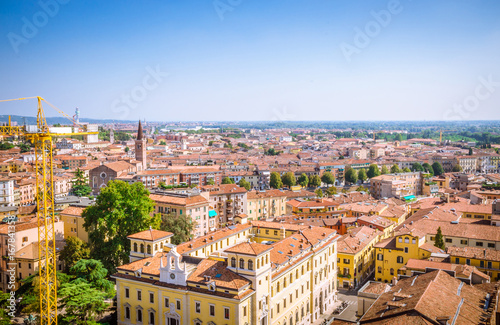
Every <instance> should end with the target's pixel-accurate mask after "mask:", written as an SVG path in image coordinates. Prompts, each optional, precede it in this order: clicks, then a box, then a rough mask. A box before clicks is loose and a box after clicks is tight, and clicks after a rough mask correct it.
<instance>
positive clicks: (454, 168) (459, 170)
mask: <svg viewBox="0 0 500 325" xmlns="http://www.w3.org/2000/svg"><path fill="white" fill-rule="evenodd" d="M451 171H452V172H455V173H458V172H461V171H462V166H460V164H456V165H455V166H453V168H452V169H451Z"/></svg>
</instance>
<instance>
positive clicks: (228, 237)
mask: <svg viewBox="0 0 500 325" xmlns="http://www.w3.org/2000/svg"><path fill="white" fill-rule="evenodd" d="M266 231H267V234H268V236H274V237H273V238H275V239H276V242H274V243H268V244H264V243H259V242H258V241H259V240H260V241H261V242H262V241H263V240H262V239H261V238H260V235H261V234H266ZM147 232H148V231H146V232H143V233H147ZM162 233H163V232H162ZM162 233H158V236H157V238H156V240H160V241H163V240H164V238H167V237H168V234H162ZM139 237H141V238H142V237H144V236H142V235H139ZM338 237H339V236H338V235H337V234H336V232H335V231H334V230H331V229H326V228H320V227H307V226H297V225H289V224H282V223H274V222H263V221H257V222H252V223H251V224H239V225H236V226H230V227H228V228H223V229H221V230H218V231H216V232H212V233H210V234H207V235H206V236H202V237H199V238H196V239H194V240H191V241H189V242H186V243H183V244H180V245H178V246H174V245H171V244H169V243H165V242H163V249H162V250H160V249H159V251H156V247H154V246H152V251H151V255H148V256H146V257H145V258H142V259H137V260H135V259H136V258H137V257H138V256H137V255H136V254H134V253H131V257H132V259H134V261H132V262H131V263H129V264H126V265H123V266H121V267H118V272H117V273H115V274H114V275H113V276H112V277H113V278H115V279H116V287H117V306H118V308H117V310H118V324H162V325H163V324H168V325H173V324H175V325H180V324H197V325H199V324H259V325H266V324H296V325H306V324H311V323H313V322H314V321H316V320H318V319H319V317H320V316H321V314H323V313H326V312H327V310H330V311H331V310H332V309H333V308H334V306H335V304H336V297H337V296H336V294H337V287H336V282H337V265H336V263H337V248H336V241H337V239H338ZM129 238H130V239H131V241H133V242H136V241H137V240H138V239H139V240H140V238H138V236H137V234H135V235H131V236H129ZM265 239H268V238H265ZM266 241H267V240H266ZM150 243H153V242H152V241H150ZM132 247H134V244H132ZM158 248H159V247H158Z"/></svg>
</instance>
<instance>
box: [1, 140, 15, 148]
mask: <svg viewBox="0 0 500 325" xmlns="http://www.w3.org/2000/svg"><path fill="white" fill-rule="evenodd" d="M12 148H14V145H13V144H12V143H10V142H7V141H5V142H0V150H10V149H12Z"/></svg>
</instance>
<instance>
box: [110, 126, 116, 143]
mask: <svg viewBox="0 0 500 325" xmlns="http://www.w3.org/2000/svg"><path fill="white" fill-rule="evenodd" d="M109 142H110V143H111V144H113V143H115V132H113V128H111V129H110V130H109Z"/></svg>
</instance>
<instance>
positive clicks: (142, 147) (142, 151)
mask: <svg viewBox="0 0 500 325" xmlns="http://www.w3.org/2000/svg"><path fill="white" fill-rule="evenodd" d="M135 160H137V161H139V162H141V163H142V170H145V169H146V139H144V135H143V134H142V125H141V121H140V120H139V128H138V129H137V140H135Z"/></svg>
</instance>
